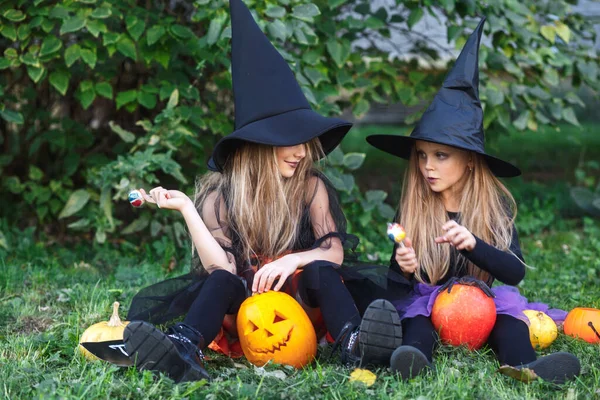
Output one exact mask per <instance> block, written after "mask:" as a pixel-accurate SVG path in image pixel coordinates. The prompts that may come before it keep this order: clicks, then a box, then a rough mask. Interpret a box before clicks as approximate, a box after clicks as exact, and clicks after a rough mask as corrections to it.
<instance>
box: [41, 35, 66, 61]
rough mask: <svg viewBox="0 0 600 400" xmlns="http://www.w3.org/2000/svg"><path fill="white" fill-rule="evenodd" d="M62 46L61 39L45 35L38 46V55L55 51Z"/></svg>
mask: <svg viewBox="0 0 600 400" xmlns="http://www.w3.org/2000/svg"><path fill="white" fill-rule="evenodd" d="M61 47H62V41H61V40H60V39H58V38H57V37H56V36H46V38H45V39H44V41H43V42H42V47H41V48H40V55H39V56H40V57H43V56H46V55H48V54H52V53H54V52H57V51H58V50H60V49H61Z"/></svg>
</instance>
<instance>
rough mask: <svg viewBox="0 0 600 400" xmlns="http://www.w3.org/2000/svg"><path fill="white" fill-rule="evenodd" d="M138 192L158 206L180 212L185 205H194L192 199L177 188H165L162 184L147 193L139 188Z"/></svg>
mask: <svg viewBox="0 0 600 400" xmlns="http://www.w3.org/2000/svg"><path fill="white" fill-rule="evenodd" d="M140 193H142V196H144V200H146V201H147V202H149V203H154V204H156V205H157V206H158V208H167V209H169V210H177V211H180V212H181V211H183V210H184V209H185V208H186V207H190V206H191V207H194V203H193V202H192V200H191V199H190V198H189V197H188V196H187V195H186V194H185V193H183V192H180V191H179V190H167V189H164V188H163V187H162V186H158V187H155V188H154V189H152V190H150V192H149V193H146V191H145V190H144V189H140Z"/></svg>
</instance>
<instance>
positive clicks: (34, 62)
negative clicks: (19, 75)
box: [19, 53, 41, 68]
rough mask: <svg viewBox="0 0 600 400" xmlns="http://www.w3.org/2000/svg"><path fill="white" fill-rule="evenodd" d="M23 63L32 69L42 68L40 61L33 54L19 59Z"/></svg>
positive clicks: (24, 55)
mask: <svg viewBox="0 0 600 400" xmlns="http://www.w3.org/2000/svg"><path fill="white" fill-rule="evenodd" d="M19 59H20V60H21V62H22V63H23V64H25V65H31V66H32V67H36V68H41V64H40V60H38V58H37V57H36V56H34V55H33V54H31V53H27V54H23V55H22V56H20V57H19Z"/></svg>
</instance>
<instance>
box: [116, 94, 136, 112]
mask: <svg viewBox="0 0 600 400" xmlns="http://www.w3.org/2000/svg"><path fill="white" fill-rule="evenodd" d="M136 100H137V90H127V91H125V92H120V93H119V94H118V95H117V110H118V109H119V108H121V107H122V106H124V105H125V104H129V103H132V102H134V101H136Z"/></svg>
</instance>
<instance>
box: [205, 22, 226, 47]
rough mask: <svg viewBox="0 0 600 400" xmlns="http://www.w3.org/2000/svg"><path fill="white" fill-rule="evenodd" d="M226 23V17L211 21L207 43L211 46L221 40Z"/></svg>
mask: <svg viewBox="0 0 600 400" xmlns="http://www.w3.org/2000/svg"><path fill="white" fill-rule="evenodd" d="M224 23H225V17H224V16H219V17H217V18H214V19H213V20H212V21H210V25H209V26H208V32H207V34H206V43H208V44H209V45H213V44H215V43H216V42H217V40H218V39H219V36H220V35H221V30H222V29H223V24H224Z"/></svg>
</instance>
